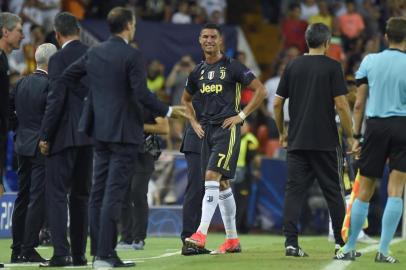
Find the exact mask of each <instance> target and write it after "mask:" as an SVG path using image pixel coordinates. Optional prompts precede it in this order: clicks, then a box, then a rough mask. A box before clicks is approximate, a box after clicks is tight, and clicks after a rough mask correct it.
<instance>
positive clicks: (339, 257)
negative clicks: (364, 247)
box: [333, 249, 355, 261]
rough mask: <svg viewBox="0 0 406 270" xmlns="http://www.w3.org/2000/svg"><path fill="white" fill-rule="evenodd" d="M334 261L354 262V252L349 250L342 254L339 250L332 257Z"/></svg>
mask: <svg viewBox="0 0 406 270" xmlns="http://www.w3.org/2000/svg"><path fill="white" fill-rule="evenodd" d="M333 259H334V260H341V261H355V251H354V250H351V251H349V252H347V253H344V252H342V250H341V249H339V250H338V251H337V252H336V255H335V256H334V257H333Z"/></svg>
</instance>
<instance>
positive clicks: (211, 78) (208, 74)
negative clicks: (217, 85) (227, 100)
mask: <svg viewBox="0 0 406 270" xmlns="http://www.w3.org/2000/svg"><path fill="white" fill-rule="evenodd" d="M207 78H208V79H209V80H213V78H214V71H209V73H207Z"/></svg>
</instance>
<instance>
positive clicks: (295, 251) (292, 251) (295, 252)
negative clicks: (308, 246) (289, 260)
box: [285, 246, 309, 257]
mask: <svg viewBox="0 0 406 270" xmlns="http://www.w3.org/2000/svg"><path fill="white" fill-rule="evenodd" d="M285 255H286V256H291V257H309V255H307V253H306V252H304V251H303V249H301V248H300V247H294V246H287V247H286V253H285Z"/></svg>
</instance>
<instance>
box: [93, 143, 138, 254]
mask: <svg viewBox="0 0 406 270" xmlns="http://www.w3.org/2000/svg"><path fill="white" fill-rule="evenodd" d="M137 150H138V146H137V145H135V144H125V143H107V142H100V141H97V142H96V144H95V152H94V155H95V160H94V162H95V163H94V181H93V185H92V189H91V192H90V202H89V210H90V238H91V250H90V253H91V255H96V256H103V257H104V256H109V255H113V254H115V251H114V249H115V247H116V245H117V223H118V221H119V219H120V217H121V208H122V204H123V201H124V197H125V194H126V191H127V189H128V183H129V181H130V178H131V176H132V173H133V170H134V162H135V158H136V155H137Z"/></svg>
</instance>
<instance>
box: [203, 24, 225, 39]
mask: <svg viewBox="0 0 406 270" xmlns="http://www.w3.org/2000/svg"><path fill="white" fill-rule="evenodd" d="M204 29H214V30H217V32H218V33H219V35H220V36H221V35H222V32H221V28H220V26H219V25H218V24H215V23H206V24H205V25H203V27H202V30H201V31H200V32H202V31H203V30H204Z"/></svg>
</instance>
